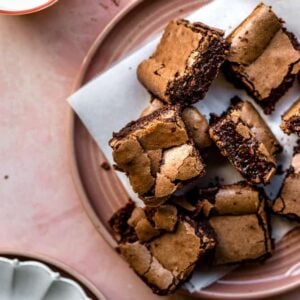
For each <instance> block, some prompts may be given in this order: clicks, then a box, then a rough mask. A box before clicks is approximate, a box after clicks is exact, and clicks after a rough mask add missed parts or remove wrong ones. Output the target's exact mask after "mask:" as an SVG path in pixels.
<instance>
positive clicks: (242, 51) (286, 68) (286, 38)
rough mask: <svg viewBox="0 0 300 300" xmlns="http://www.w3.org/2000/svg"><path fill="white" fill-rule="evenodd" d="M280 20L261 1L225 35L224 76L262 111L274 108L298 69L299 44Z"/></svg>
mask: <svg viewBox="0 0 300 300" xmlns="http://www.w3.org/2000/svg"><path fill="white" fill-rule="evenodd" d="M282 23H283V22H282V20H281V19H279V18H278V17H277V16H276V15H275V14H274V12H273V11H272V10H271V7H270V6H266V5H264V4H263V3H261V4H259V5H258V6H257V7H256V8H255V9H254V11H253V12H252V13H251V14H250V15H249V16H248V17H247V18H246V19H245V20H244V21H243V22H242V23H241V24H240V25H239V26H238V27H237V28H236V29H235V30H234V31H233V32H232V33H231V34H230V35H229V36H228V38H227V41H228V42H229V43H230V44H231V48H230V51H229V55H228V58H227V61H226V62H225V64H224V68H223V69H224V72H225V75H226V76H227V78H228V79H229V80H230V81H232V82H233V83H234V84H235V85H236V86H237V87H242V88H244V89H245V90H246V91H247V92H248V93H249V94H250V95H251V96H252V97H253V98H254V99H255V100H256V101H257V103H259V105H261V106H262V108H263V109H264V111H265V113H271V112H272V111H273V110H274V106H275V104H276V102H277V101H278V100H279V98H280V97H281V96H282V95H284V94H285V93H286V91H287V90H288V89H289V88H290V87H291V86H292V84H293V81H294V79H295V77H296V76H297V73H298V72H299V69H300V51H299V50H300V47H299V43H298V42H297V39H296V37H295V36H294V35H293V34H292V33H290V32H288V31H287V30H286V29H285V28H284V27H283V25H282Z"/></svg>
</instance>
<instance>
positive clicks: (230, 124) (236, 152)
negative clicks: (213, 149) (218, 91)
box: [209, 100, 281, 184]
mask: <svg viewBox="0 0 300 300" xmlns="http://www.w3.org/2000/svg"><path fill="white" fill-rule="evenodd" d="M209 134H210V136H211V138H212V140H213V141H214V142H215V143H216V145H217V146H218V148H219V149H220V151H221V153H222V154H223V155H224V156H225V157H227V158H228V159H229V161H230V162H231V164H232V165H233V166H234V167H235V168H236V169H237V170H238V171H239V172H240V173H241V174H242V175H243V176H244V177H245V178H246V179H247V180H248V181H249V182H251V183H253V184H259V183H263V184H266V183H268V182H269V181H270V179H271V177H272V176H273V175H274V173H275V172H276V163H275V155H276V154H277V153H278V152H280V151H281V146H280V144H279V143H278V141H277V140H276V138H275V137H274V135H273V133H272V132H271V130H270V129H269V127H268V126H267V125H266V123H265V122H264V121H263V119H262V118H261V117H260V115H259V114H258V112H257V111H256V110H255V108H254V107H253V106H252V104H251V103H250V102H247V101H241V100H238V102H237V103H236V104H234V105H232V106H230V107H229V109H228V110H227V112H225V113H224V114H223V115H222V116H220V117H216V116H215V117H213V118H212V119H211V124H210V130H209Z"/></svg>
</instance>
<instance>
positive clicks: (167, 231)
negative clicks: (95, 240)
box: [110, 203, 216, 295]
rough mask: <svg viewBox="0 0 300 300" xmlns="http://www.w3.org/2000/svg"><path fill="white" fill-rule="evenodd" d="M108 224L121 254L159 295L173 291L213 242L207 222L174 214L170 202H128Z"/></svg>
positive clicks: (201, 258)
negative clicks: (152, 204) (150, 205)
mask: <svg viewBox="0 0 300 300" xmlns="http://www.w3.org/2000/svg"><path fill="white" fill-rule="evenodd" d="M120 216H121V218H120ZM124 216H127V219H126V218H124ZM145 224H147V225H146V226H145ZM110 225H111V226H112V228H113V230H114V232H116V236H117V240H118V241H119V245H118V250H119V252H120V253H121V255H122V256H123V257H124V258H125V260H126V261H127V262H128V263H129V265H130V266H131V268H132V269H133V270H134V271H135V272H136V273H137V274H138V275H139V276H140V277H141V278H142V279H143V280H144V282H145V283H146V284H147V285H148V286H149V287H150V288H151V289H152V290H153V292H154V293H157V294H160V295H166V294H170V293H172V292H174V291H175V289H176V288H177V287H178V286H179V285H180V284H182V283H183V282H184V281H186V279H187V278H188V277H189V276H190V275H191V273H192V272H193V270H194V268H195V266H196V264H199V263H201V260H203V259H204V258H206V257H207V256H208V255H209V254H211V252H212V250H213V249H214V247H215V244H216V241H215V237H214V233H213V231H212V229H211V228H210V227H209V225H208V224H202V223H200V222H198V223H197V222H195V221H193V220H192V219H189V218H187V217H185V216H183V215H180V214H178V213H177V209H176V207H174V206H172V205H162V206H161V207H159V208H150V209H149V208H144V209H142V208H137V207H134V205H133V204H132V203H131V204H128V205H127V206H126V207H125V208H123V209H121V210H119V211H118V212H117V213H116V214H115V215H114V216H113V217H112V218H111V220H110ZM150 228H151V229H150ZM134 233H135V237H136V238H135V239H133V238H132V237H133V236H134ZM120 235H121V237H122V238H120Z"/></svg>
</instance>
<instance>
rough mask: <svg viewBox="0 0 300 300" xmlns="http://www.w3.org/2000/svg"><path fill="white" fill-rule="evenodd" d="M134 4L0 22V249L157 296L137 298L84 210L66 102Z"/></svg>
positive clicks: (69, 5) (106, 286)
mask: <svg viewBox="0 0 300 300" xmlns="http://www.w3.org/2000/svg"><path fill="white" fill-rule="evenodd" d="M133 1H135V0H127V1H126V0H121V3H119V4H116V1H111V0H60V1H59V2H58V3H57V4H55V5H54V6H53V7H51V8H48V9H47V10H45V11H43V12H39V13H36V14H33V15H27V16H19V17H11V16H0V57H1V63H0V65H1V66H0V91H1V101H0V201H1V209H0V225H1V226H0V250H1V249H11V250H21V251H29V252H35V253H41V254H46V255H47V256H49V257H53V258H56V259H57V260H59V261H62V262H64V263H66V264H67V265H69V266H71V267H72V268H74V269H75V270H77V271H79V272H80V273H81V274H83V275H85V276H86V277H87V278H88V279H89V280H90V281H91V282H93V283H94V284H95V285H96V286H97V287H98V288H99V289H100V290H101V291H102V292H103V293H104V294H105V295H106V296H107V298H108V299H116V300H119V299H122V300H126V299H132V300H134V299H141V297H143V300H147V299H158V297H156V296H154V295H152V293H151V292H150V291H149V289H148V288H146V287H145V286H144V284H143V283H142V282H140V286H139V289H138V290H139V292H136V289H135V286H133V285H132V284H130V282H131V280H132V278H134V276H135V275H134V273H133V272H131V271H130V270H129V268H128V267H127V265H126V264H125V263H124V262H123V261H122V260H121V259H120V258H119V256H118V255H117V254H116V253H115V252H114V251H112V250H111V249H110V248H109V246H108V245H107V244H106V243H105V241H104V240H103V239H102V237H101V236H100V235H99V234H98V232H97V231H96V229H95V228H94V226H93V224H92V223H91V221H90V220H89V218H88V217H87V214H86V213H85V211H84V210H83V207H82V205H81V203H80V201H79V197H78V195H77V193H76V189H75V187H74V184H73V181H72V176H71V171H70V163H69V158H68V151H67V147H68V142H69V141H68V140H67V133H66V131H67V113H68V109H69V107H68V104H67V103H66V101H65V99H66V98H67V96H68V95H69V94H70V91H71V88H72V83H73V81H74V78H75V76H76V74H77V72H78V69H79V67H80V64H81V62H82V60H83V58H84V56H85V54H86V52H87V50H88V49H89V47H90V46H91V43H92V42H93V41H94V39H95V38H96V36H97V35H98V34H99V33H100V32H101V30H102V29H103V28H104V26H105V25H106V24H107V23H108V22H109V21H110V20H111V18H112V17H113V16H114V15H115V14H116V13H117V12H118V11H120V10H121V9H122V8H123V7H124V6H126V5H128V4H130V3H131V2H133ZM117 2H118V1H117ZM296 294H297V292H296ZM296 294H294V295H291V296H290V297H289V299H292V298H293V299H295V297H296ZM159 299H161V298H159ZM172 299H173V298H172ZM174 299H175V297H174ZM176 299H179V297H178V298H177V297H176ZM277 299H278V298H277ZM284 299H288V298H287V296H285V297H284Z"/></svg>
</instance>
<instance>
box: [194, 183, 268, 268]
mask: <svg viewBox="0 0 300 300" xmlns="http://www.w3.org/2000/svg"><path fill="white" fill-rule="evenodd" d="M198 199H199V200H198V204H197V206H198V207H199V208H200V209H199V208H198V212H199V213H200V215H201V214H202V215H204V216H205V217H207V218H208V220H209V224H210V226H211V227H212V228H213V229H214V231H215V234H216V237H217V246H216V249H215V253H214V261H213V262H214V264H215V265H222V264H233V263H241V262H256V261H262V260H264V259H266V258H267V257H269V256H270V254H271V250H272V246H273V245H272V240H271V234H270V227H269V220H268V218H267V214H266V211H265V199H264V195H263V193H262V192H261V191H260V190H258V189H256V188H254V187H251V186H249V185H248V184H247V183H245V182H241V183H238V184H233V185H227V186H221V187H216V188H215V189H212V188H210V189H208V190H200V192H199V197H198Z"/></svg>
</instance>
